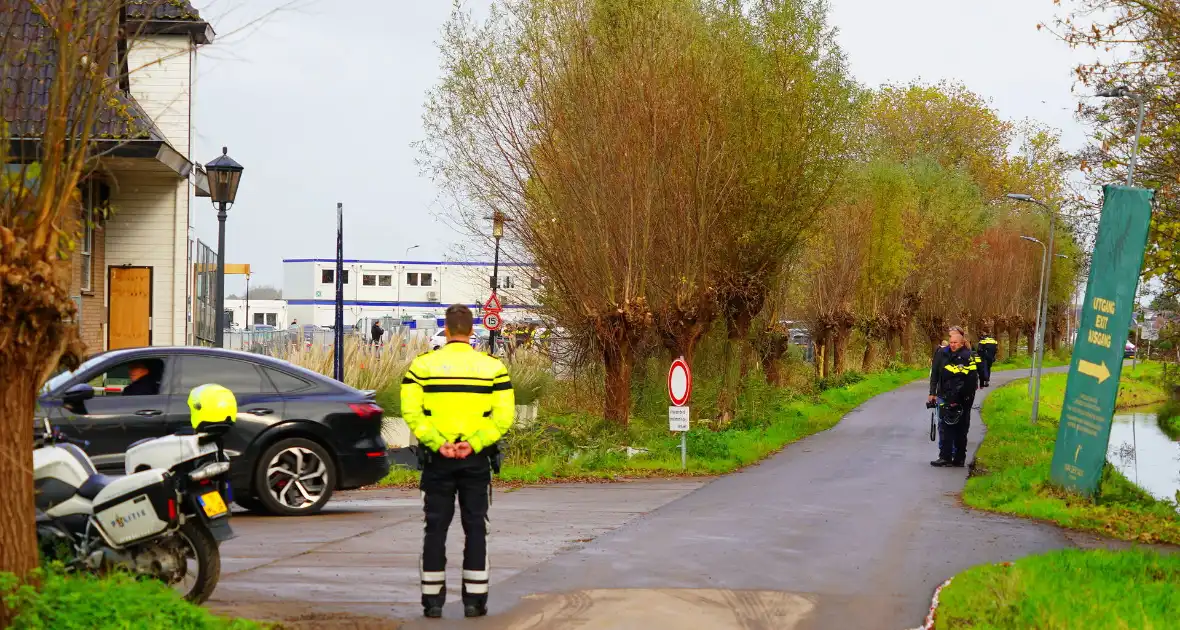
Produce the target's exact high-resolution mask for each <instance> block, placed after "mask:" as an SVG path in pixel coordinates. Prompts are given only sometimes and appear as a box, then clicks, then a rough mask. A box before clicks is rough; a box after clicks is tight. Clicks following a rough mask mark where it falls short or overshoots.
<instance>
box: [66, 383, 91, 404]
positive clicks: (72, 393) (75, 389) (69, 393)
mask: <svg viewBox="0 0 1180 630" xmlns="http://www.w3.org/2000/svg"><path fill="white" fill-rule="evenodd" d="M91 398H94V388H93V387H91V386H89V385H87V384H86V383H78V384H77V385H74V386H72V387H70V388H69V389H67V390H66V393H65V395H64V396H63V397H62V399H63V400H65V401H66V402H67V403H70V404H77V403H80V402H84V401H87V400H90V399H91Z"/></svg>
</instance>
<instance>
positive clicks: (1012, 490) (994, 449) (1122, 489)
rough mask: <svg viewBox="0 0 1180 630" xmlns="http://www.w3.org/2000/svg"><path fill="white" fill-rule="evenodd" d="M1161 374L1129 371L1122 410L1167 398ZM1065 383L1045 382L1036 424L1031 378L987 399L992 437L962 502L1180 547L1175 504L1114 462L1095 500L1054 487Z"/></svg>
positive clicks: (1054, 378)
mask: <svg viewBox="0 0 1180 630" xmlns="http://www.w3.org/2000/svg"><path fill="white" fill-rule="evenodd" d="M1159 376H1160V366H1159V364H1153V363H1146V364H1140V365H1139V367H1137V368H1136V369H1135V370H1131V369H1130V368H1124V369H1123V375H1122V382H1121V383H1120V384H1119V399H1118V404H1119V406H1120V407H1135V406H1141V405H1146V404H1152V403H1158V402H1161V401H1163V400H1165V399H1166V397H1167V393H1166V392H1165V390H1164V389H1163V388H1161V387H1160V385H1159ZM1066 378H1067V375H1065V374H1046V375H1045V376H1044V377H1043V378H1042V381H1041V407H1040V418H1039V421H1038V423H1037V424H1035V425H1034V424H1031V423H1030V422H1029V413H1030V412H1031V400H1030V399H1029V397H1028V395H1027V387H1026V381H1024V380H1021V381H1016V382H1014V383H1011V384H1009V385H1007V386H1005V387H1002V388H1000V389H998V390H996V391H995V392H993V393H992V394H991V395H989V396H988V397H987V399H986V401H985V402H984V407H983V417H984V420H985V422H986V423H987V436H986V438H985V439H984V441H983V444H982V445H981V446H980V448H979V452H978V453H977V455H976V461H975V469H974V470H973V473H972V477H971V478H970V479H968V481H967V486H966V488H965V489H964V490H963V502H964V503H966V504H967V505H969V506H971V507H974V508H978V509H981V510H987V511H991V512H1001V513H1005V514H1014V515H1017V516H1024V517H1029V518H1036V519H1042V520H1046V521H1051V522H1054V523H1057V524H1058V525H1062V526H1064V527H1069V528H1072V529H1079V530H1088V531H1095V532H1099V533H1102V534H1105V535H1108V536H1112V537H1114V538H1120V539H1123V540H1132V541H1139V542H1144V543H1173V544H1180V515H1177V513H1176V506H1175V504H1173V503H1171V502H1169V501H1160V500H1157V499H1155V498H1154V497H1152V496H1150V495H1149V494H1147V493H1146V492H1144V491H1142V490H1141V489H1139V488H1138V487H1137V486H1135V485H1134V484H1132V483H1131V482H1129V481H1128V480H1127V479H1126V478H1125V477H1123V476H1122V475H1121V474H1119V473H1118V472H1117V471H1115V470H1114V468H1113V467H1111V466H1109V465H1108V466H1107V467H1106V469H1105V470H1104V471H1103V475H1102V482H1101V486H1100V487H1099V491H1098V494H1097V496H1096V498H1095V499H1094V500H1093V501H1091V500H1089V499H1087V498H1085V497H1082V496H1079V495H1075V494H1071V493H1067V492H1065V491H1064V490H1061V489H1059V488H1057V487H1055V486H1053V485H1052V484H1051V483H1050V481H1049V468H1050V463H1051V462H1052V459H1053V446H1054V444H1055V442H1056V439H1057V419H1058V417H1060V415H1061V406H1062V400H1063V399H1064V397H1065V383H1066Z"/></svg>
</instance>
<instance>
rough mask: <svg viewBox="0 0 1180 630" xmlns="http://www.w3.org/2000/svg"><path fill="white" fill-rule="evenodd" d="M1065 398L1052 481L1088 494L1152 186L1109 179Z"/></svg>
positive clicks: (1115, 384) (1105, 439) (1103, 440)
mask: <svg viewBox="0 0 1180 630" xmlns="http://www.w3.org/2000/svg"><path fill="white" fill-rule="evenodd" d="M1103 193H1104V195H1105V201H1104V203H1103V205H1102V219H1101V220H1100V221H1099V222H1098V240H1097V241H1096V242H1095V243H1094V254H1093V257H1092V258H1091V261H1090V280H1089V282H1088V283H1087V284H1086V301H1085V304H1084V305H1083V308H1082V318H1081V323H1080V325H1079V326H1078V337H1077V340H1076V342H1075V343H1074V349H1073V363H1072V364H1071V365H1070V368H1069V381H1068V383H1067V384H1066V386H1065V405H1064V406H1063V408H1062V411H1061V424H1060V425H1059V426H1058V428H1057V447H1056V448H1055V449H1054V451H1053V469H1052V476H1053V481H1054V482H1056V483H1058V484H1060V485H1062V486H1065V487H1066V488H1069V489H1071V490H1075V491H1078V492H1081V493H1083V494H1086V495H1090V494H1093V493H1094V491H1095V490H1097V489H1098V481H1099V480H1100V479H1101V478H1102V467H1103V465H1104V464H1105V463H1106V449H1107V446H1108V445H1109V442H1110V422H1111V418H1112V417H1113V416H1114V406H1115V398H1116V397H1117V396H1118V392H1119V374H1120V373H1121V372H1122V369H1123V349H1124V347H1125V346H1126V343H1127V328H1128V326H1130V323H1131V316H1132V314H1133V313H1134V311H1135V289H1136V287H1137V286H1138V284H1139V271H1140V269H1141V268H1142V266H1143V250H1144V249H1145V248H1146V246H1147V232H1148V228H1149V227H1150V224H1151V196H1152V192H1151V191H1150V190H1144V189H1142V188H1128V187H1126V186H1106V187H1105V188H1104V190H1103Z"/></svg>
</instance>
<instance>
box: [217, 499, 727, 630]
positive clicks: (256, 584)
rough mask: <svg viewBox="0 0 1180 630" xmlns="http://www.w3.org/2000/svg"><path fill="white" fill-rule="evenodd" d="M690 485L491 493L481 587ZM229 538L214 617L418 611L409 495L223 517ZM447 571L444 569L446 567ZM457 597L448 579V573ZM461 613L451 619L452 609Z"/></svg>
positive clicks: (290, 619)
mask: <svg viewBox="0 0 1180 630" xmlns="http://www.w3.org/2000/svg"><path fill="white" fill-rule="evenodd" d="M703 483H704V482H702V481H699V480H664V481H659V480H656V481H644V482H636V483H623V484H561V485H550V486H535V487H528V488H521V489H518V490H513V491H500V490H497V491H496V493H495V499H494V503H493V509H492V514H491V536H490V541H491V548H492V558H491V561H492V577H493V584H495V583H497V582H502V581H504V580H507V579H510V578H511V577H512V576H513V575H515V574H516V573H518V572H520V571H522V570H526V569H529V568H532V567H534V566H537V565H538V564H540V563H543V562H545V561H546V560H548V559H550V558H552V557H553V556H554V555H556V554H559V553H562V552H568V551H570V550H574V549H577V548H579V547H581V546H583V545H585V544H586V543H587V542H589V541H590V540H593V539H594V538H595V537H598V536H601V535H602V534H604V533H606V532H609V531H611V530H613V529H616V528H618V527H619V526H621V525H623V524H625V523H627V522H628V521H631V520H634V519H635V518H637V517H639V516H641V515H642V514H644V513H645V512H648V511H650V510H653V509H655V508H657V507H659V506H661V505H665V504H667V503H668V502H670V501H673V500H675V499H677V498H679V497H681V496H684V495H685V494H687V493H689V492H691V491H692V490H695V489H696V488H699V487H700V486H701V485H703ZM232 524H233V528H234V531H235V533H236V534H237V538H234V539H233V540H230V541H227V542H226V543H224V544H223V545H222V546H221V558H222V560H221V568H222V576H221V582H220V583H219V584H218V587H217V590H216V591H215V592H214V593H213V598H212V600H211V601H210V603H209V606H210V608H212V609H213V610H214V611H215V612H218V613H221V614H225V615H232V616H238V617H246V618H250V619H260V620H268V621H278V622H282V623H283V625H284V627H286V628H291V629H293V630H294V629H299V630H302V629H304V628H306V629H308V630H311V629H315V630H325V629H341V630H342V629H344V628H348V629H349V630H362V629H364V630H369V629H372V630H378V629H381V630H385V629H387V628H396V627H397V624H396V623H395V621H394V620H395V619H398V618H401V619H405V618H413V617H415V616H418V615H421V614H422V607H421V603H420V601H419V599H420V595H419V590H418V554H419V552H420V551H421V549H422V502H421V499H420V498H419V495H418V492H417V491H411V490H395V489H389V490H363V491H357V492H346V493H342V494H340V495H339V496H338V497H337V498H334V499H333V500H332V501H331V503H329V504H328V506H327V507H326V508H325V510H324V512H323V513H321V514H318V515H316V516H307V517H297V518H283V517H265V516H254V515H251V514H247V513H244V512H235V513H234V517H233V522H232ZM447 547H448V550H449V551H450V553H449V556H450V557H451V558H452V559H460V558H462V553H461V550H462V548H463V529H462V527H460V525H459V522H458V518H456V519H455V523H454V525H453V526H452V527H451V531H450V536H449V540H448V545H447ZM452 568H455V567H452ZM449 577H450V578H451V580H450V581H451V585H450V592H451V593H458V592H459V571H458V570H452V571H450V575H449ZM459 616H460V617H462V612H460V613H459Z"/></svg>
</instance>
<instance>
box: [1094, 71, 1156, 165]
mask: <svg viewBox="0 0 1180 630" xmlns="http://www.w3.org/2000/svg"><path fill="white" fill-rule="evenodd" d="M1097 96H1099V97H1101V98H1133V99H1135V100H1136V101H1137V102H1138V103H1139V118H1138V119H1137V120H1136V121H1135V139H1134V141H1133V143H1132V144H1131V161H1130V164H1129V165H1128V166H1127V187H1128V188H1129V187H1132V186H1134V185H1135V164H1136V162H1137V161H1138V159H1139V137H1140V136H1141V135H1142V134H1143V115H1144V113H1145V112H1146V109H1147V107H1146V104H1145V103H1146V99H1144V97H1143V95H1142V94H1139V93H1137V92H1132V91H1131V88H1129V87H1127V86H1125V85H1120V86H1119V87H1116V88H1111V89H1109V90H1103V91H1101V92H1099V93H1098V94H1097Z"/></svg>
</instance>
